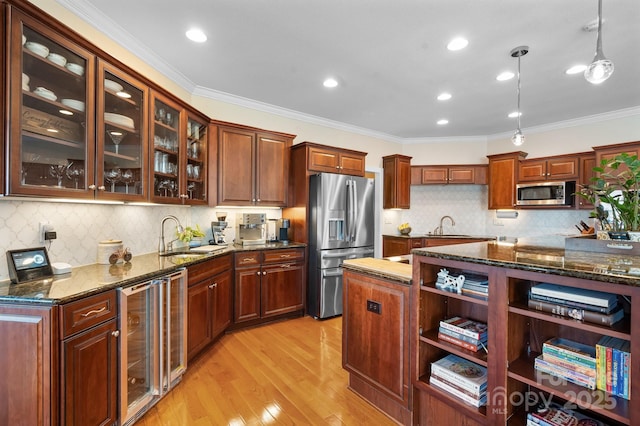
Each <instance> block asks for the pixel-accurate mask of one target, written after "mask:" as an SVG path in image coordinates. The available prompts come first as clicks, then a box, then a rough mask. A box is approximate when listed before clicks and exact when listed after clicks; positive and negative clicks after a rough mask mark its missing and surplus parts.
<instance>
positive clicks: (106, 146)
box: [96, 61, 149, 201]
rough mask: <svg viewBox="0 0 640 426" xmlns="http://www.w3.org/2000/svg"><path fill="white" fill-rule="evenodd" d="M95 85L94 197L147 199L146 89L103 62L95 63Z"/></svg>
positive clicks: (132, 199)
mask: <svg viewBox="0 0 640 426" xmlns="http://www.w3.org/2000/svg"><path fill="white" fill-rule="evenodd" d="M97 86H98V90H97V99H96V105H97V120H96V129H97V132H96V135H97V138H96V142H97V148H96V185H97V187H98V192H97V197H98V198H101V199H114V200H131V201H142V200H147V197H148V186H149V185H148V184H147V182H148V181H147V179H148V169H147V167H148V157H147V156H148V149H147V125H146V117H147V112H146V111H147V110H146V108H147V103H148V90H147V88H146V86H145V85H144V84H142V83H141V82H139V81H137V80H136V79H134V78H132V77H130V76H128V75H127V74H124V73H122V72H121V71H119V70H118V69H116V68H114V67H112V66H110V65H109V64H107V63H105V62H103V61H99V63H98V83H97Z"/></svg>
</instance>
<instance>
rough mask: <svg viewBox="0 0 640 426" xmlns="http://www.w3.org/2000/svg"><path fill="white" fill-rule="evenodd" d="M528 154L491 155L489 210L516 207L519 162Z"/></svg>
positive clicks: (519, 152) (520, 152)
mask: <svg viewBox="0 0 640 426" xmlns="http://www.w3.org/2000/svg"><path fill="white" fill-rule="evenodd" d="M526 156H527V153H525V152H522V151H518V152H510V153H506V154H497V155H489V156H487V157H488V158H489V171H488V173H489V178H488V182H489V203H488V205H489V210H494V209H513V208H515V207H516V182H517V181H518V166H519V162H520V161H522V160H524V158H525V157H526Z"/></svg>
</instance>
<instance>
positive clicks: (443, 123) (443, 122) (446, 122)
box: [438, 118, 449, 126]
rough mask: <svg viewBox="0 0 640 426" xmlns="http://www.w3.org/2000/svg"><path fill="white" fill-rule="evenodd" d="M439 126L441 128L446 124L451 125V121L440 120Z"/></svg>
mask: <svg viewBox="0 0 640 426" xmlns="http://www.w3.org/2000/svg"><path fill="white" fill-rule="evenodd" d="M438 124H439V125H440V126H444V125H445V124H449V120H447V119H446V118H443V119H442V120H438Z"/></svg>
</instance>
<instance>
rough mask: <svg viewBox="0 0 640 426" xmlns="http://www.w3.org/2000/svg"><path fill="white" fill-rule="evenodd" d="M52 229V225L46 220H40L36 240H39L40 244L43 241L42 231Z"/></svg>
mask: <svg viewBox="0 0 640 426" xmlns="http://www.w3.org/2000/svg"><path fill="white" fill-rule="evenodd" d="M52 229H53V227H52V226H51V224H50V223H49V221H48V220H41V221H40V224H39V226H38V241H39V242H40V244H43V243H44V233H45V232H47V231H50V230H52Z"/></svg>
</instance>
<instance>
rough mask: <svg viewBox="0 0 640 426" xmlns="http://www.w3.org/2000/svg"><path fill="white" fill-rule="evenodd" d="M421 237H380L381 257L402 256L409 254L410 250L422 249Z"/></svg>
mask: <svg viewBox="0 0 640 426" xmlns="http://www.w3.org/2000/svg"><path fill="white" fill-rule="evenodd" d="M422 240H423V239H422V237H394V236H392V235H383V236H382V257H391V256H402V255H404V254H409V253H411V249H413V248H419V247H424V246H423V241H422Z"/></svg>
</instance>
